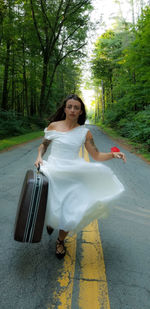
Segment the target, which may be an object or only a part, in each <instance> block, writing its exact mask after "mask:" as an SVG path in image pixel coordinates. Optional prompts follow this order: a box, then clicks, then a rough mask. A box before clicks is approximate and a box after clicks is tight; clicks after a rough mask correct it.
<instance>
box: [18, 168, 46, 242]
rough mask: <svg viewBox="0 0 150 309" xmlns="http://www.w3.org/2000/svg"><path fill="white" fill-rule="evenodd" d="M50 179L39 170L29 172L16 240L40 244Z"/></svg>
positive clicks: (21, 204)
mask: <svg viewBox="0 0 150 309" xmlns="http://www.w3.org/2000/svg"><path fill="white" fill-rule="evenodd" d="M47 194H48V179H47V177H46V176H44V175H43V174H42V173H40V172H39V168H38V170H37V171H36V170H28V171H27V172H26V176H25V179H24V183H23V186H22V190H21V194H20V199H19V203H18V208H17V214H16V221H15V230H14V239H15V240H17V241H21V242H31V243H35V242H40V240H41V237H42V231H43V226H44V219H45V211H46V204H47Z"/></svg>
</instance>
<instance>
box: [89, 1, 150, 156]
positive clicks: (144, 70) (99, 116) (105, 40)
mask: <svg viewBox="0 0 150 309" xmlns="http://www.w3.org/2000/svg"><path fill="white" fill-rule="evenodd" d="M91 69H92V80H93V86H94V87H95V91H96V92H97V102H96V109H95V118H96V120H97V122H99V121H101V123H104V124H105V125H106V126H109V127H111V128H114V129H115V130H117V131H118V132H119V134H120V135H122V136H124V137H127V138H130V140H131V141H133V142H137V143H144V144H145V146H146V149H147V150H148V151H150V7H149V6H147V7H145V8H144V9H143V10H142V11H141V14H140V16H139V18H138V20H137V22H136V23H135V22H133V23H127V22H126V21H123V20H122V22H121V23H120V24H118V27H117V28H116V30H115V31H113V30H111V29H110V30H107V31H106V32H105V33H103V34H102V35H101V36H100V37H99V38H98V39H97V41H96V43H95V49H94V53H93V57H92V60H91Z"/></svg>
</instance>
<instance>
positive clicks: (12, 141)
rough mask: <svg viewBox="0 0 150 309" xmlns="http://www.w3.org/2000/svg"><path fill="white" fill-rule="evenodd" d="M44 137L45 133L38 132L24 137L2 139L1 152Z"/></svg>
mask: <svg viewBox="0 0 150 309" xmlns="http://www.w3.org/2000/svg"><path fill="white" fill-rule="evenodd" d="M42 136H44V133H43V131H37V132H31V133H27V134H24V135H19V136H14V137H8V138H5V139H2V140H1V141H0V151H2V150H5V149H8V148H10V147H13V146H16V145H20V144H23V143H27V142H29V141H32V140H34V139H36V138H38V137H42Z"/></svg>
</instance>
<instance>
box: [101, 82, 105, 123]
mask: <svg viewBox="0 0 150 309" xmlns="http://www.w3.org/2000/svg"><path fill="white" fill-rule="evenodd" d="M101 85H102V122H104V114H105V90H104V84H103V80H102V82H101Z"/></svg>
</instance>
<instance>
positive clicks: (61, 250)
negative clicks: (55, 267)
mask: <svg viewBox="0 0 150 309" xmlns="http://www.w3.org/2000/svg"><path fill="white" fill-rule="evenodd" d="M55 254H56V256H57V258H58V259H60V260H61V259H63V257H64V256H65V254H66V248H65V246H64V240H60V239H59V238H58V239H57V241H56V252H55Z"/></svg>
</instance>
